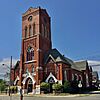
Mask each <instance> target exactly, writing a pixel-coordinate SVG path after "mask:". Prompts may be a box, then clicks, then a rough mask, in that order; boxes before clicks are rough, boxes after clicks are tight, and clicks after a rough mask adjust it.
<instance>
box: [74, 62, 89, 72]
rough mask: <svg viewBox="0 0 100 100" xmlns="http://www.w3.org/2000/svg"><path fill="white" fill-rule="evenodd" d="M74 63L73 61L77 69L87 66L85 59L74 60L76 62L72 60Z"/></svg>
mask: <svg viewBox="0 0 100 100" xmlns="http://www.w3.org/2000/svg"><path fill="white" fill-rule="evenodd" d="M74 63H75V65H76V68H77V69H78V70H80V71H82V70H86V69H87V67H89V66H88V62H87V60H82V61H76V62H74Z"/></svg>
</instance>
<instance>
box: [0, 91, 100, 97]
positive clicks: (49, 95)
mask: <svg viewBox="0 0 100 100" xmlns="http://www.w3.org/2000/svg"><path fill="white" fill-rule="evenodd" d="M92 94H100V91H91V92H84V93H82V94H69V93H60V94H37V95H36V94H24V95H23V96H24V97H80V96H81V97H82V96H90V95H92ZM0 96H8V94H0ZM11 96H20V95H19V94H11Z"/></svg>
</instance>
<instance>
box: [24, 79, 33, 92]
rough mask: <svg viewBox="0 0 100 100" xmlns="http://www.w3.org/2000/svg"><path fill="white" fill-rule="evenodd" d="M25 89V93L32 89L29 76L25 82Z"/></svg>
mask: <svg viewBox="0 0 100 100" xmlns="http://www.w3.org/2000/svg"><path fill="white" fill-rule="evenodd" d="M25 89H27V93H31V92H32V90H33V82H32V79H31V78H28V79H27V80H26V83H25Z"/></svg>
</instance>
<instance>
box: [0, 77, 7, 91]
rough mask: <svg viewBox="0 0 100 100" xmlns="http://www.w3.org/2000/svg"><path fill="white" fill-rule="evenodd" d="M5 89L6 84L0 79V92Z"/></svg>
mask: <svg viewBox="0 0 100 100" xmlns="http://www.w3.org/2000/svg"><path fill="white" fill-rule="evenodd" d="M5 89H6V82H5V81H4V80H2V79H0V91H4V90H5Z"/></svg>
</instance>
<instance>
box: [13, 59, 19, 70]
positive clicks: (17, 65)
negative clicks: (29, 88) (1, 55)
mask: <svg viewBox="0 0 100 100" xmlns="http://www.w3.org/2000/svg"><path fill="white" fill-rule="evenodd" d="M19 66H20V61H17V62H16V64H15V66H14V69H17V67H19Z"/></svg>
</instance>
